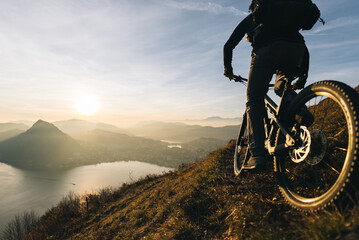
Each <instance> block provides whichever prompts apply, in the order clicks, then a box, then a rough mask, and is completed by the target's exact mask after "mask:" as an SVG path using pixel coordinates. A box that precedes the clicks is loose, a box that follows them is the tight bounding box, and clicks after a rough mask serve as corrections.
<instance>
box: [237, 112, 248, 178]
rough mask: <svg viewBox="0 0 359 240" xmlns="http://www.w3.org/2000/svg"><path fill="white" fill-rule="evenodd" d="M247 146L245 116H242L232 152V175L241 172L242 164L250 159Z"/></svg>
mask: <svg viewBox="0 0 359 240" xmlns="http://www.w3.org/2000/svg"><path fill="white" fill-rule="evenodd" d="M248 144H249V137H248V131H247V115H246V114H244V116H243V122H242V125H241V128H240V129H239V132H238V137H237V141H236V146H235V150H234V174H235V175H236V176H238V175H239V174H240V173H241V172H242V170H243V165H244V163H245V162H247V161H248V159H249V157H250V153H249V148H248Z"/></svg>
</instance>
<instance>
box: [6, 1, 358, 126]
mask: <svg viewBox="0 0 359 240" xmlns="http://www.w3.org/2000/svg"><path fill="white" fill-rule="evenodd" d="M314 2H315V3H316V4H317V5H318V7H319V9H320V10H321V14H322V18H323V19H324V20H325V21H326V24H325V25H324V26H323V25H322V24H321V23H317V24H316V25H315V27H314V28H313V29H312V30H310V31H303V32H302V34H303V35H304V37H305V40H306V43H307V46H308V48H309V51H310V54H311V65H310V72H309V80H308V83H313V82H316V81H319V80H324V79H335V80H340V81H343V82H345V83H347V84H349V85H350V86H352V87H354V86H357V85H358V84H359V81H358V76H359V57H358V56H359V47H358V46H359V27H358V25H359V13H358V9H359V1H357V0H314ZM249 4H250V0H240V1H239V0H209V1H208V0H207V1H205V0H196V1H191V0H185V1H182V0H0V46H1V47H0V118H1V119H0V122H9V121H17V120H30V121H35V120H37V119H43V120H45V121H57V120H65V119H72V118H79V119H85V120H91V121H100V122H107V123H112V124H115V125H118V126H122V125H125V124H128V123H131V122H137V121H150V120H156V121H173V120H185V119H192V120H195V119H204V118H207V117H210V116H221V117H224V118H234V117H240V116H242V114H243V111H244V107H245V91H246V90H245V87H244V86H242V85H241V84H238V83H234V82H230V81H229V80H228V79H227V78H225V77H224V76H223V60H222V50H223V45H224V43H225V42H226V41H227V39H228V37H229V36H230V34H231V33H232V32H233V30H234V28H235V27H236V26H237V24H238V23H239V22H240V21H241V20H242V19H243V18H244V17H245V16H246V15H247V14H248V6H249ZM250 54H251V46H250V44H249V43H248V42H246V41H245V39H243V40H242V41H241V42H240V43H239V45H238V46H237V47H236V49H235V50H234V57H233V67H234V72H235V74H240V75H241V76H247V75H248V72H249V63H250ZM81 104H82V105H86V104H87V108H89V109H87V110H86V109H84V108H86V106H85V107H81V106H82V105H81Z"/></svg>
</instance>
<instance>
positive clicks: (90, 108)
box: [76, 96, 99, 115]
mask: <svg viewBox="0 0 359 240" xmlns="http://www.w3.org/2000/svg"><path fill="white" fill-rule="evenodd" d="M98 108H99V104H98V102H97V101H96V99H94V98H93V97H88V96H86V97H81V98H79V99H78V100H77V102H76V109H77V111H79V112H80V113H81V114H84V115H93V114H95V113H96V112H97V111H98Z"/></svg>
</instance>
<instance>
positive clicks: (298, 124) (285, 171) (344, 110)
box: [275, 81, 359, 211]
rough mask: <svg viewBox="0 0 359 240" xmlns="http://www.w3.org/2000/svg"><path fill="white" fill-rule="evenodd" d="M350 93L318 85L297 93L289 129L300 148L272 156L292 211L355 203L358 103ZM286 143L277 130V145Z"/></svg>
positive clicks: (331, 85)
mask: <svg viewBox="0 0 359 240" xmlns="http://www.w3.org/2000/svg"><path fill="white" fill-rule="evenodd" d="M358 96H359V95H358V93H357V92H355V90H354V89H352V88H351V87H349V86H347V85H345V84H343V83H340V82H336V81H322V82H318V83H315V84H312V85H310V86H308V87H307V88H305V89H304V90H303V91H301V92H300V93H299V94H298V96H297V97H296V98H295V99H294V100H293V102H292V103H291V104H290V106H289V108H288V109H289V111H290V112H289V114H288V118H287V123H288V125H289V126H291V129H292V131H293V133H294V134H295V135H296V136H297V138H298V139H299V142H300V145H299V146H298V145H297V146H296V147H292V148H290V149H288V150H285V151H283V152H282V153H280V154H278V155H276V156H275V166H276V171H277V176H278V180H279V188H280V190H281V192H282V194H283V196H284V198H285V199H286V200H287V201H288V202H289V203H290V204H291V205H292V206H293V207H295V208H298V209H301V210H305V211H316V210H318V209H322V208H325V207H327V206H328V205H331V204H333V203H335V204H337V205H338V206H342V205H340V204H339V203H345V202H348V201H350V200H355V197H356V194H357V191H356V189H357V187H358V182H359V181H358V175H359V174H358V170H359V169H358V163H357V161H358V158H359V129H358V128H359V124H358V121H359V98H358ZM284 142H285V137H284V136H283V134H282V133H281V131H280V130H278V133H277V136H276V145H279V144H283V143H284Z"/></svg>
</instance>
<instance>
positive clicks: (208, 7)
mask: <svg viewBox="0 0 359 240" xmlns="http://www.w3.org/2000/svg"><path fill="white" fill-rule="evenodd" d="M165 5H167V6H169V7H173V8H177V9H184V10H189V11H207V12H210V13H214V14H233V15H236V16H246V15H248V13H247V12H244V11H241V10H238V9H237V8H235V7H232V6H230V7H224V6H222V5H220V4H217V3H212V2H206V3H203V2H192V1H186V2H177V1H174V0H167V1H166V2H165Z"/></svg>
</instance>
